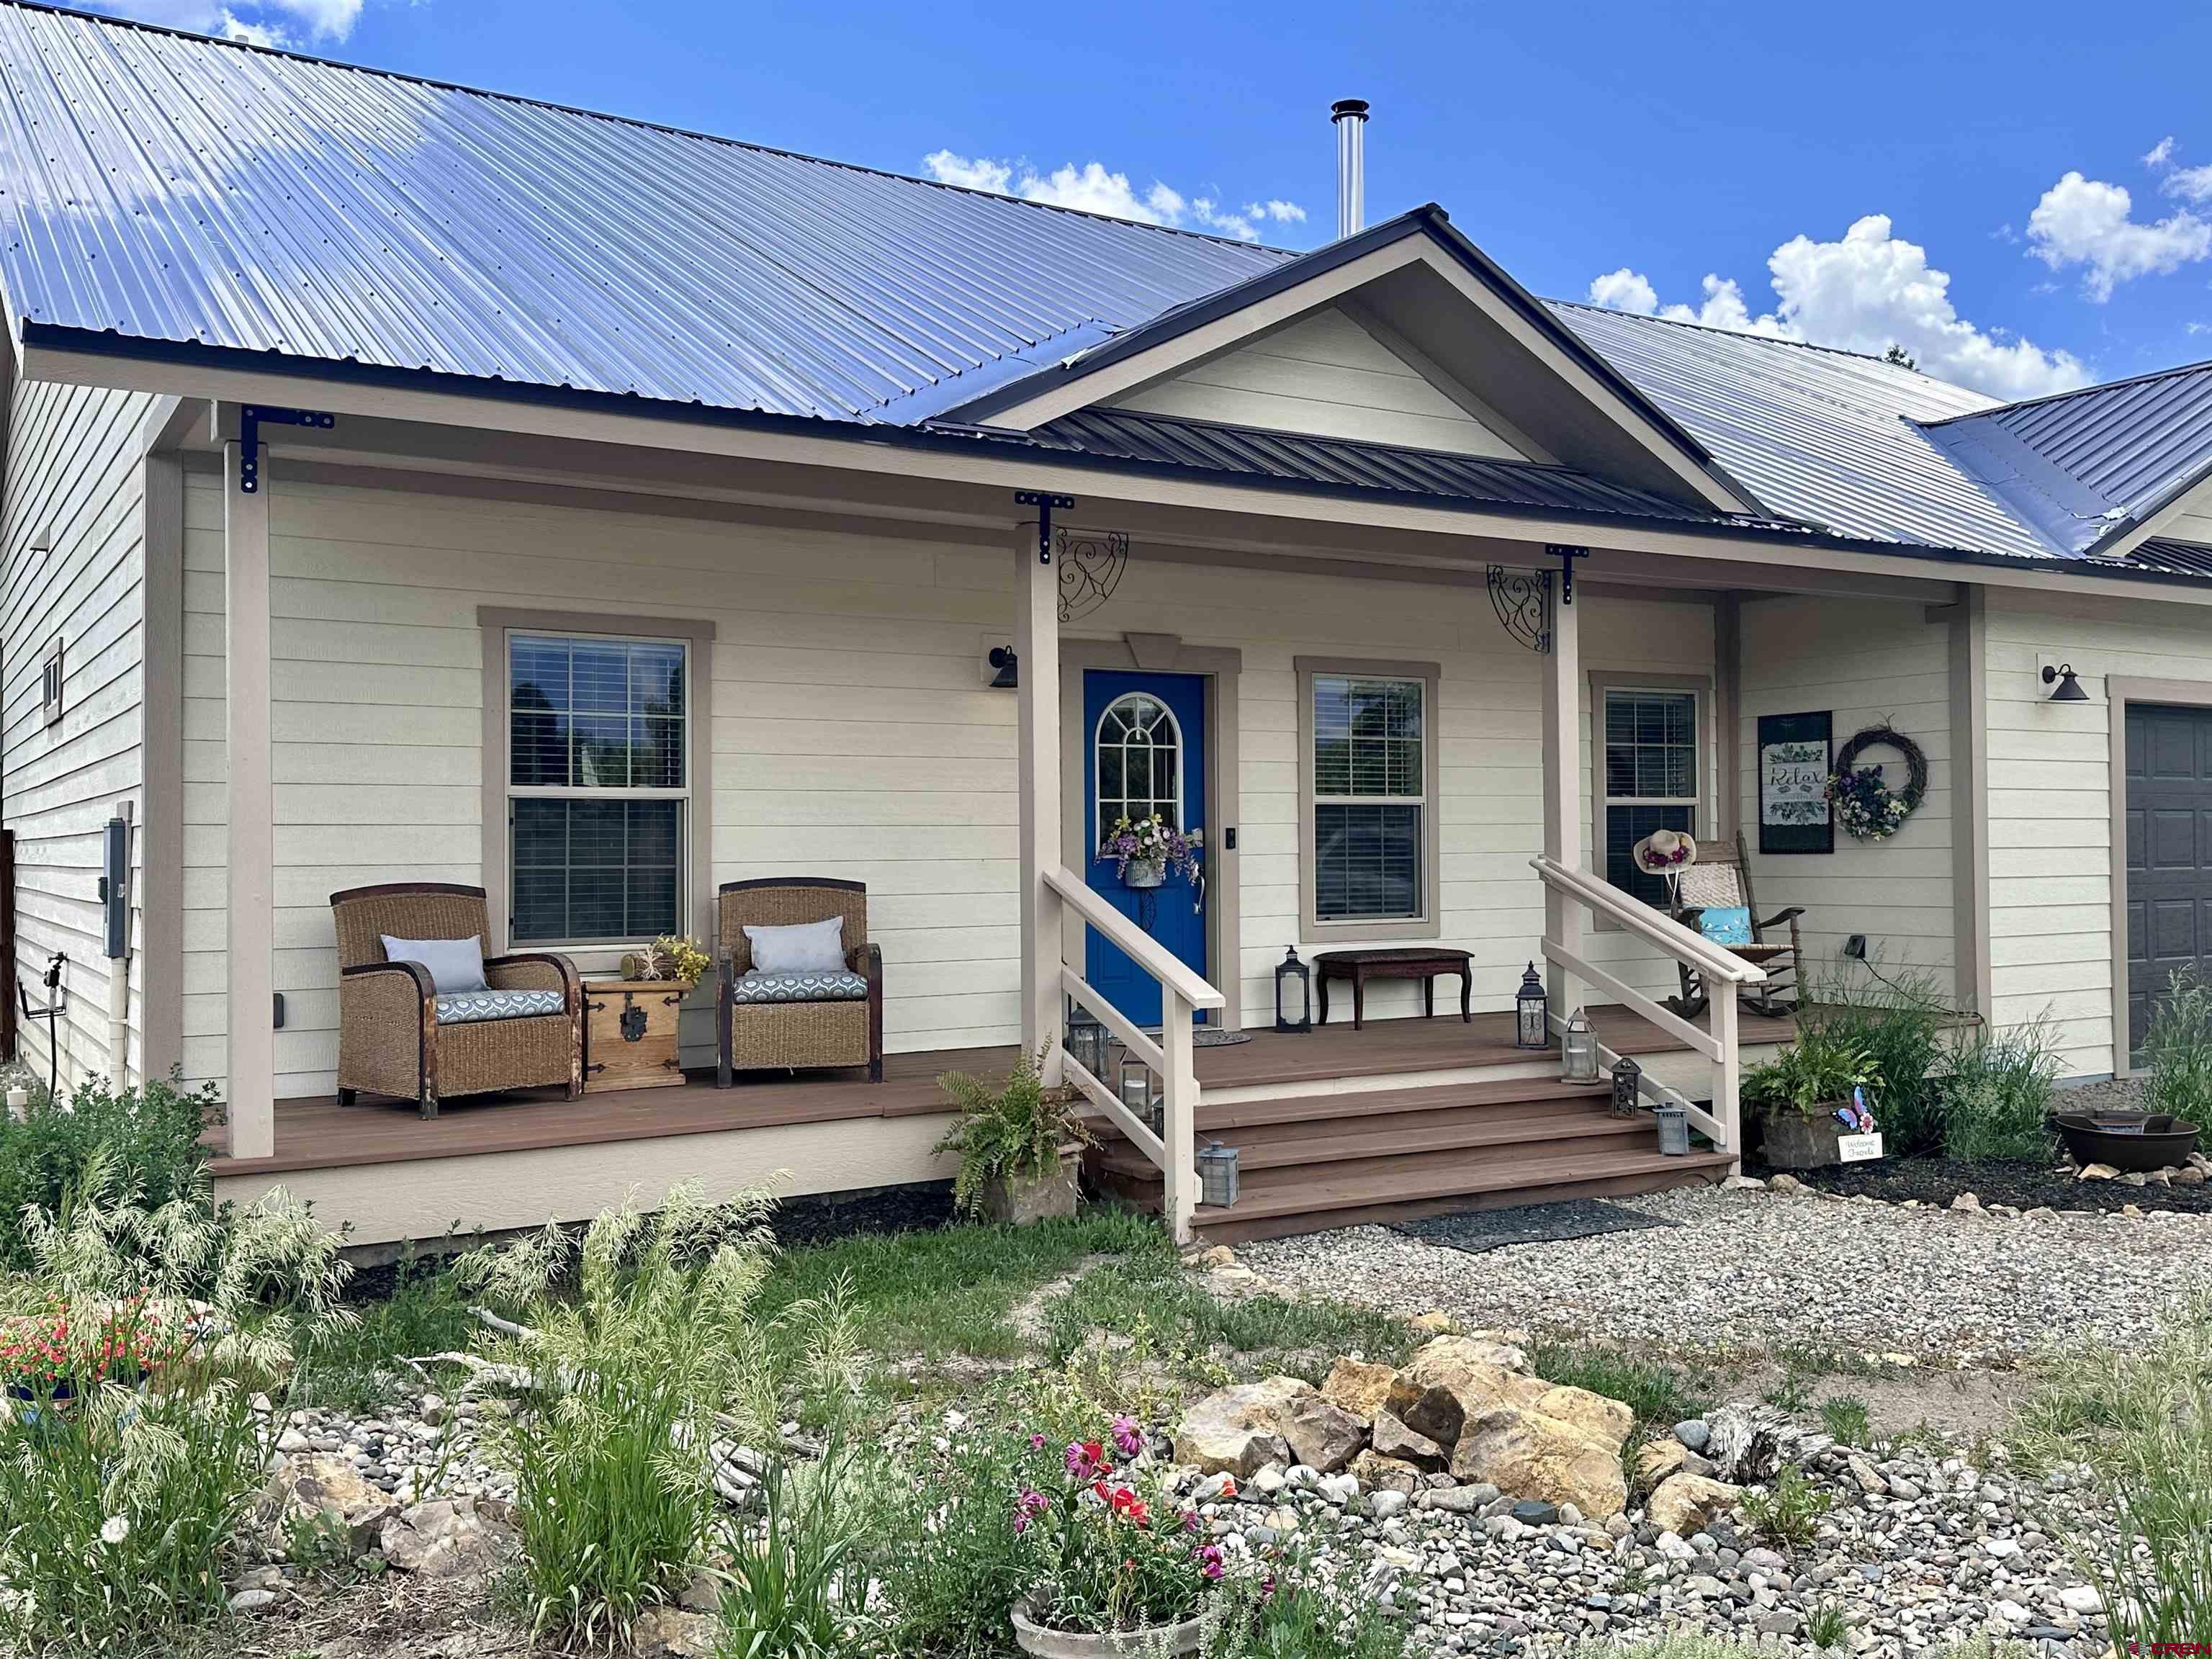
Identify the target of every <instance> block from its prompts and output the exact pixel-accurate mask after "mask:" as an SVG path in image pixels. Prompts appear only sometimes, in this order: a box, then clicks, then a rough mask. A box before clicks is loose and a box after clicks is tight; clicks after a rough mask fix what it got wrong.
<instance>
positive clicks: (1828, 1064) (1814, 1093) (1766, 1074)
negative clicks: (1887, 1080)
mask: <svg viewBox="0 0 2212 1659" xmlns="http://www.w3.org/2000/svg"><path fill="white" fill-rule="evenodd" d="M1858 1088H1863V1089H1865V1090H1866V1091H1868V1092H1869V1093H1872V1092H1873V1091H1876V1090H1878V1089H1880V1088H1881V1066H1878V1065H1876V1064H1875V1060H1874V1056H1873V1055H1871V1054H1869V1053H1868V1052H1867V1051H1866V1050H1865V1049H1864V1048H1860V1047H1858V1046H1857V1044H1856V1043H1854V1042H1850V1040H1849V1039H1848V1038H1846V1037H1844V1036H1839V1035H1838V1034H1837V1033H1834V1032H1832V1031H1830V1030H1828V1029H1827V1028H1826V1027H1825V1026H1823V1025H1820V1024H1808V1025H1806V1026H1804V1027H1803V1028H1802V1029H1801V1030H1799V1032H1798V1034H1797V1041H1796V1042H1794V1043H1792V1044H1791V1045H1790V1047H1789V1048H1784V1050H1783V1051H1782V1052H1781V1053H1780V1054H1778V1055H1776V1056H1775V1058H1774V1059H1772V1060H1769V1061H1768V1062H1767V1063H1766V1064H1765V1065H1764V1066H1756V1067H1754V1068H1753V1070H1751V1071H1750V1072H1748V1073H1745V1075H1744V1079H1743V1098H1744V1100H1745V1102H1746V1103H1748V1104H1751V1105H1756V1106H1764V1107H1765V1108H1767V1109H1769V1110H1780V1111H1790V1112H1796V1113H1799V1114H1802V1115H1804V1116H1807V1117H1814V1116H1818V1115H1820V1114H1821V1113H1822V1112H1824V1111H1825V1110H1826V1109H1827V1108H1828V1107H1830V1106H1831V1105H1832V1104H1833V1103H1835V1102H1837V1101H1838V1100H1849V1099H1850V1097H1851V1091H1852V1090H1853V1089H1858Z"/></svg>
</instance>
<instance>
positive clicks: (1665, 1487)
mask: <svg viewBox="0 0 2212 1659" xmlns="http://www.w3.org/2000/svg"><path fill="white" fill-rule="evenodd" d="M1742 1495H1743V1488H1742V1487H1741V1486H1729V1484H1728V1483H1727V1482H1726V1481H1724V1480H1708V1479H1706V1478H1705V1476H1704V1475H1702V1474H1670V1475H1668V1477H1667V1479H1665V1480H1662V1481H1661V1482H1660V1483H1659V1486H1658V1488H1657V1490H1656V1491H1655V1492H1653V1493H1652V1494H1651V1499H1650V1502H1649V1503H1648V1504H1645V1505H1644V1512H1645V1513H1646V1514H1647V1515H1649V1516H1650V1517H1651V1524H1652V1525H1653V1526H1655V1527H1656V1528H1659V1529H1660V1531H1662V1532H1671V1533H1673V1534H1674V1535H1675V1536H1676V1537H1677V1538H1687V1537H1688V1536H1690V1534H1692V1533H1695V1532H1699V1531H1702V1530H1703V1529H1704V1528H1705V1523H1706V1522H1709V1521H1711V1519H1712V1518H1713V1516H1716V1515H1717V1514H1719V1513H1720V1512H1721V1511H1722V1510H1725V1509H1727V1508H1728V1507H1729V1505H1731V1504H1734V1503H1735V1501H1736V1499H1737V1498H1740V1497H1741V1496H1742Z"/></svg>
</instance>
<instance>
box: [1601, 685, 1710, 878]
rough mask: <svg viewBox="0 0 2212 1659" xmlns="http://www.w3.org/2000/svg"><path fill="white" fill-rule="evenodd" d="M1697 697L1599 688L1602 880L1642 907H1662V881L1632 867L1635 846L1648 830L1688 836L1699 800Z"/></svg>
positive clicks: (1627, 687)
mask: <svg viewBox="0 0 2212 1659" xmlns="http://www.w3.org/2000/svg"><path fill="white" fill-rule="evenodd" d="M1698 695H1699V694H1698V693H1697V692H1695V691H1693V690H1675V689H1673V688H1669V687H1656V686H1655V687H1643V686H1635V685H1608V686H1606V687H1604V688H1603V696H1604V709H1603V719H1604V723H1605V805H1604V832H1605V836H1604V847H1605V878H1606V880H1607V881H1608V882H1610V883H1611V884H1613V886H1615V887H1618V888H1620V890H1622V891H1623V892H1626V893H1630V894H1632V895H1633V896H1636V897H1638V898H1640V899H1642V900H1644V902H1646V903H1649V904H1656V905H1659V906H1662V907H1663V906H1664V905H1665V904H1666V903H1667V883H1666V880H1665V878H1662V877H1659V876H1648V875H1645V874H1644V872H1642V871H1641V870H1638V868H1637V867H1636V860H1635V857H1634V851H1635V848H1636V843H1637V842H1639V841H1641V840H1643V839H1644V836H1648V835H1650V834H1651V832H1652V831H1653V830H1655V829H1674V830H1677V831H1680V833H1682V834H1684V835H1690V834H1693V833H1694V831H1695V825H1696V823H1697V817H1698V805H1699V800H1700V799H1701V796H1700V793H1699V789H1700V775H1701V773H1702V770H1703V769H1702V768H1701V767H1700V765H1699V750H1698Z"/></svg>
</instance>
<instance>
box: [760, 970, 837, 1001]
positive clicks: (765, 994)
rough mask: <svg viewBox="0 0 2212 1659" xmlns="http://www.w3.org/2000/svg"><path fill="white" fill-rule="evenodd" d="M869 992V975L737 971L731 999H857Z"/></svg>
mask: <svg viewBox="0 0 2212 1659" xmlns="http://www.w3.org/2000/svg"><path fill="white" fill-rule="evenodd" d="M867 994H868V976H867V975H866V974H848V973H846V972H844V971H842V969H841V970H839V971H837V972H836V973H807V974H762V973H751V974H740V975H738V978H737V982H736V983H735V984H734V985H732V987H730V1000H731V1001H732V1002H857V1001H859V1000H860V999H862V998H863V997H866V995H867Z"/></svg>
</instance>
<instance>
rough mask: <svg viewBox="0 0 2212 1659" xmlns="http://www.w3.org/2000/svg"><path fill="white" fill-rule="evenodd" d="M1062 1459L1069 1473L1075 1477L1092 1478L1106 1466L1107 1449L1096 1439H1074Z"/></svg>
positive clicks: (1077, 1478)
mask: <svg viewBox="0 0 2212 1659" xmlns="http://www.w3.org/2000/svg"><path fill="white" fill-rule="evenodd" d="M1061 1461H1062V1462H1065V1463H1066V1466H1067V1473H1068V1474H1069V1475H1070V1476H1071V1477H1072V1478H1073V1479H1074V1480H1092V1479H1094V1478H1095V1477H1096V1476H1097V1474H1098V1473H1099V1471H1100V1470H1102V1469H1103V1468H1105V1467H1106V1449H1105V1448H1104V1447H1103V1446H1102V1445H1100V1444H1099V1443H1097V1441H1096V1440H1077V1441H1072V1442H1070V1443H1069V1444H1068V1448H1067V1453H1066V1456H1065V1457H1064V1458H1063V1459H1062V1460H1061Z"/></svg>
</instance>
